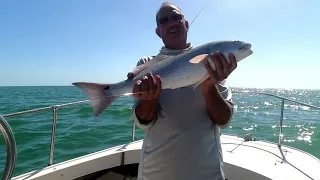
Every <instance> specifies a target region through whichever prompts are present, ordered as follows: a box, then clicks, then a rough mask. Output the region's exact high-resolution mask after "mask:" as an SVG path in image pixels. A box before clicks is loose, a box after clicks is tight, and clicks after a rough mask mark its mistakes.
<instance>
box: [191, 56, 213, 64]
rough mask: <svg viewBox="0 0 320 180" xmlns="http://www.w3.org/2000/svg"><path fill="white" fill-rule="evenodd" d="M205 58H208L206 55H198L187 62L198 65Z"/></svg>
mask: <svg viewBox="0 0 320 180" xmlns="http://www.w3.org/2000/svg"><path fill="white" fill-rule="evenodd" d="M206 56H208V54H200V55H198V56H196V57H194V58H192V59H190V61H189V62H190V63H192V64H198V63H200V62H202V61H203V60H204V58H205V57H206Z"/></svg>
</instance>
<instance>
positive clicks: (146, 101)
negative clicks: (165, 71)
mask: <svg viewBox="0 0 320 180" xmlns="http://www.w3.org/2000/svg"><path fill="white" fill-rule="evenodd" d="M127 76H128V79H133V77H134V75H133V74H132V73H128V75H127ZM161 90H162V87H161V79H160V76H159V75H157V76H153V75H152V73H151V72H150V73H148V74H147V76H144V77H143V78H142V79H141V80H138V81H137V82H136V83H135V84H134V86H133V90H132V93H133V96H134V97H136V98H138V99H140V100H141V101H140V102H139V104H138V105H137V106H136V109H135V111H136V115H137V118H138V119H139V120H140V122H142V123H148V122H149V121H151V120H152V119H153V118H154V117H155V115H156V111H157V104H158V100H159V97H160V93H161Z"/></svg>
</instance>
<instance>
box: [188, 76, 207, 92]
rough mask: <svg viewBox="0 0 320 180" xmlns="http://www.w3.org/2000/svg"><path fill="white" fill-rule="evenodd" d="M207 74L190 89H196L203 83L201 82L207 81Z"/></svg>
mask: <svg viewBox="0 0 320 180" xmlns="http://www.w3.org/2000/svg"><path fill="white" fill-rule="evenodd" d="M209 77H210V76H209V74H206V75H205V76H203V78H201V79H200V81H199V82H197V83H196V84H194V85H192V88H193V89H195V88H196V87H198V86H199V85H200V84H201V83H203V81H205V80H207V79H208V78H209Z"/></svg>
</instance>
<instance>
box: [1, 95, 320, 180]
mask: <svg viewBox="0 0 320 180" xmlns="http://www.w3.org/2000/svg"><path fill="white" fill-rule="evenodd" d="M232 93H240V94H257V95H266V96H271V97H275V98H278V99H281V102H282V104H281V116H280V132H279V141H278V147H279V150H280V152H281V154H282V157H283V160H285V157H284V155H283V152H282V149H281V137H282V123H283V111H284V101H290V102H293V103H296V104H300V105H303V106H307V107H310V108H313V109H317V110H320V107H317V106H313V105H309V104H305V103H302V102H299V101H295V100H292V99H288V98H285V97H281V96H277V95H273V94H268V93H263V92H256V91H233V92H232ZM85 103H89V100H84V101H77V102H71V103H66V104H60V105H54V106H48V107H43V108H38V109H33V110H27V111H21V112H17V113H11V114H6V115H4V116H2V117H1V116H0V117H1V120H3V122H6V120H5V118H12V117H17V116H21V115H24V114H31V113H37V112H42V111H47V110H52V111H53V123H52V133H51V145H50V154H49V163H48V166H50V165H52V164H53V152H54V140H55V134H56V124H57V120H58V109H60V108H64V107H69V106H76V105H80V104H85ZM1 122H2V121H1ZM0 125H2V126H0V130H3V129H1V127H2V128H3V127H5V128H7V129H6V130H7V131H2V133H3V134H4V136H5V138H6V143H7V146H8V148H7V151H8V154H9V155H10V156H9V159H7V166H6V168H5V172H4V176H6V177H4V178H7V179H11V176H12V172H13V169H14V167H15V157H16V149H15V148H16V147H15V139H14V136H10V133H12V131H11V129H10V126H9V125H8V124H7V123H6V124H5V123H4V125H3V124H0ZM8 132H9V133H8ZM8 134H9V137H8ZM12 134H13V133H12ZM134 140H135V123H134V122H133V127H132V139H131V141H134ZM7 157H8V156H7ZM10 157H11V159H10ZM7 167H8V168H7ZM7 179H6V180H7Z"/></svg>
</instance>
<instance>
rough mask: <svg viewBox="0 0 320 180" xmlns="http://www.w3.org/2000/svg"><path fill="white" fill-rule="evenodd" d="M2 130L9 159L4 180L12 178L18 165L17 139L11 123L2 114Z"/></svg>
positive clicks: (0, 118)
mask: <svg viewBox="0 0 320 180" xmlns="http://www.w3.org/2000/svg"><path fill="white" fill-rule="evenodd" d="M0 131H1V132H2V134H3V137H4V140H5V142H6V147H7V160H6V166H5V168H4V172H3V176H2V179H3V180H10V179H11V177H12V174H13V171H14V168H15V165H16V159H17V150H16V140H15V139H14V135H13V132H12V130H11V127H10V125H9V124H8V122H7V121H6V119H5V118H4V117H2V116H1V115H0Z"/></svg>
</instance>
